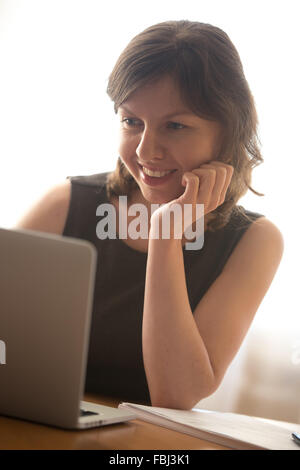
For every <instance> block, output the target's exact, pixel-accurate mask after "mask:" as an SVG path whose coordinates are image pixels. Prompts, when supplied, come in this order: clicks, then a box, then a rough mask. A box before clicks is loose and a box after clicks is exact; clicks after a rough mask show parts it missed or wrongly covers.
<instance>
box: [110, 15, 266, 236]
mask: <svg viewBox="0 0 300 470" xmlns="http://www.w3.org/2000/svg"><path fill="white" fill-rule="evenodd" d="M166 74H170V75H171V76H172V77H173V79H174V80H175V81H176V83H177V85H178V89H179V91H180V93H181V96H182V99H183V101H184V102H185V103H186V104H187V105H188V106H189V108H190V109H191V110H192V111H193V112H194V113H195V114H197V115H198V116H200V117H203V118H205V119H209V120H215V121H218V122H220V123H221V124H222V126H223V130H224V137H223V143H222V148H221V150H220V153H219V160H220V161H222V162H224V163H228V164H230V165H232V166H233V167H234V173H233V177H232V180H231V183H230V186H229V188H228V191H227V194H226V199H225V201H224V203H223V204H222V205H220V206H219V207H217V208H216V209H215V210H214V211H213V212H211V213H210V214H208V215H207V216H206V217H207V229H208V230H211V231H214V230H216V229H219V228H221V227H223V226H225V225H226V224H227V222H228V220H229V218H230V216H231V214H232V212H233V211H234V212H239V213H241V214H242V215H243V216H244V217H245V218H247V220H249V219H248V217H247V216H246V214H245V213H244V211H243V208H242V206H237V205H236V203H237V201H238V200H239V199H240V198H241V197H242V196H243V195H244V194H245V193H246V192H247V190H248V189H250V190H251V191H252V192H253V193H255V194H256V195H258V196H263V194H261V193H258V192H256V191H255V190H254V189H253V188H251V186H250V184H251V175H252V170H253V168H254V167H255V166H257V165H259V164H260V163H262V162H263V158H262V155H261V153H260V149H259V143H260V142H259V138H258V134H257V125H258V119H257V114H256V109H255V104H254V99H253V96H252V94H251V91H250V88H249V85H248V83H247V81H246V78H245V76H244V71H243V66H242V63H241V60H240V57H239V54H238V52H237V50H236V48H235V46H234V45H233V44H232V42H231V40H230V39H229V37H228V36H227V34H226V33H225V32H224V31H222V30H221V29H220V28H217V27H215V26H212V25H210V24H206V23H199V22H192V21H187V20H182V21H167V22H163V23H159V24H156V25H154V26H151V27H149V28H147V29H146V30H145V31H143V32H142V33H140V34H138V35H137V36H135V37H134V38H133V39H132V40H131V41H130V43H129V44H128V45H127V47H126V48H125V50H124V51H123V52H122V54H121V55H120V57H119V59H118V60H117V62H116V64H115V66H114V69H113V71H112V72H111V74H110V77H109V81H108V87H107V93H108V95H109V97H110V98H111V99H112V101H113V102H114V110H115V112H116V113H117V112H118V108H119V106H120V105H121V104H122V103H123V102H124V101H125V100H126V99H127V98H129V96H130V95H131V93H133V92H134V91H135V90H137V89H138V88H140V87H142V86H143V85H145V84H147V83H149V82H150V81H153V80H156V79H159V78H161V77H162V76H164V75H166ZM137 187H138V185H137V183H136V181H135V180H134V178H133V177H132V175H131V174H130V173H129V171H128V170H127V168H126V167H125V165H124V164H123V162H122V160H121V158H120V157H119V158H118V161H117V166H116V169H115V170H114V172H112V173H111V174H110V175H109V177H108V180H107V195H108V197H109V198H110V197H111V196H113V195H115V196H120V195H130V193H131V191H132V190H134V189H136V188H137Z"/></svg>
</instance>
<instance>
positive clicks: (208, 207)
mask: <svg viewBox="0 0 300 470" xmlns="http://www.w3.org/2000/svg"><path fill="white" fill-rule="evenodd" d="M233 171H234V168H233V167H232V166H231V165H227V164H225V163H222V162H209V163H205V164H203V165H201V167H200V168H196V169H194V170H192V173H194V174H195V175H196V176H198V177H199V192H198V198H197V199H198V202H199V203H203V204H204V211H205V214H207V213H208V212H211V211H213V210H214V209H216V208H217V207H218V206H219V205H221V204H223V202H224V200H225V196H226V192H227V189H228V187H229V184H230V181H231V178H232V175H233Z"/></svg>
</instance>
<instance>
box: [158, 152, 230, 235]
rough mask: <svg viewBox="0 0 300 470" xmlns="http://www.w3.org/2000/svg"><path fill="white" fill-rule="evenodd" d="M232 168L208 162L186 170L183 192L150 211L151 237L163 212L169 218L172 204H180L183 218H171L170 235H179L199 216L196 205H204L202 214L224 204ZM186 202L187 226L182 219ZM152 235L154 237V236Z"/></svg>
mask: <svg viewBox="0 0 300 470" xmlns="http://www.w3.org/2000/svg"><path fill="white" fill-rule="evenodd" d="M233 171H234V168H233V166H231V165H228V164H225V163H222V162H219V161H211V162H209V163H204V164H203V165H201V166H200V167H199V168H196V169H194V170H192V171H188V172H185V173H184V175H183V176H182V185H183V186H185V191H184V192H183V194H182V195H181V196H180V197H179V198H177V199H174V200H173V201H170V202H168V203H166V204H162V205H161V206H160V207H159V208H158V209H157V210H156V211H155V212H153V214H152V216H151V221H150V223H151V225H150V238H151V235H152V234H153V233H156V234H157V233H158V232H157V230H159V227H160V221H161V220H162V217H163V216H164V214H165V215H168V217H170V215H169V214H170V209H171V208H172V206H173V205H174V204H178V205H179V206H181V214H182V220H181V219H178V217H175V216H174V217H173V220H174V221H173V223H171V224H170V225H171V226H170V238H172V239H173V238H182V236H183V234H184V232H185V231H186V229H187V228H188V227H189V226H191V225H192V224H193V223H194V222H196V220H197V219H198V218H199V211H197V210H196V204H204V211H203V213H202V214H201V215H203V216H204V215H206V214H208V213H209V212H212V211H214V210H215V209H216V208H217V207H218V206H220V205H221V204H223V202H224V201H225V196H226V192H227V189H228V187H229V184H230V182H231V178H232V175H233ZM186 204H188V205H190V206H189V207H190V209H191V212H190V217H189V220H188V222H189V223H188V225H186V221H185V220H184V207H185V205H186ZM172 212H173V211H172ZM169 220H170V219H169ZM171 220H172V218H171ZM153 231H154V232H153ZM153 238H156V236H154V237H153Z"/></svg>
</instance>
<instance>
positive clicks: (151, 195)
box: [118, 76, 221, 204]
mask: <svg viewBox="0 0 300 470" xmlns="http://www.w3.org/2000/svg"><path fill="white" fill-rule="evenodd" d="M118 116H119V118H120V122H121V128H120V141H119V155H120V157H121V159H122V161H123V163H124V164H125V166H126V167H127V169H128V171H129V172H130V173H131V174H132V176H133V177H134V179H135V181H136V182H137V184H138V185H139V188H140V190H141V193H142V197H143V199H145V200H146V201H148V202H149V203H158V204H162V203H166V202H169V201H171V200H173V199H176V198H178V197H179V196H180V195H181V194H182V193H183V192H184V190H185V188H184V186H182V185H181V179H182V176H183V174H184V172H186V171H191V170H193V169H195V168H199V167H200V166H201V165H202V164H203V163H207V162H209V161H210V160H216V159H217V156H218V151H219V148H220V144H221V126H220V125H219V124H218V123H217V122H213V121H207V120H204V119H202V118H200V117H199V116H197V115H196V114H194V113H193V112H192V111H190V110H189V109H188V108H187V106H186V105H185V104H184V103H183V101H182V99H181V97H180V94H179V92H178V89H177V87H176V85H175V83H174V81H173V79H172V78H171V77H169V76H165V77H163V78H161V79H159V80H158V81H156V82H154V83H152V84H149V85H146V86H144V87H142V88H140V89H138V90H137V91H135V92H134V93H132V94H131V95H130V97H129V98H128V99H127V100H126V101H124V102H123V103H122V105H121V106H120V107H119V109H118ZM143 166H144V167H146V168H147V169H148V170H153V171H158V172H160V173H161V172H164V171H167V170H172V172H171V173H169V174H168V175H166V176H163V177H157V176H158V175H157V174H156V176H150V175H149V174H148V175H147V174H146V173H145V171H147V170H146V169H145V168H144V169H143ZM160 173H159V174H160Z"/></svg>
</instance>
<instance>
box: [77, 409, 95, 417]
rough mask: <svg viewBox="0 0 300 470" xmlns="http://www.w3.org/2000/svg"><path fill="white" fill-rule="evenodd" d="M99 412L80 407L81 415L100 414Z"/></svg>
mask: <svg viewBox="0 0 300 470" xmlns="http://www.w3.org/2000/svg"><path fill="white" fill-rule="evenodd" d="M98 414H99V413H94V412H93V411H87V410H82V409H80V415H79V416H92V415H98Z"/></svg>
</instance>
